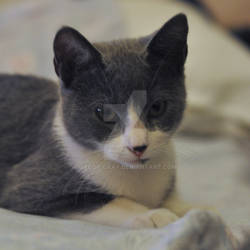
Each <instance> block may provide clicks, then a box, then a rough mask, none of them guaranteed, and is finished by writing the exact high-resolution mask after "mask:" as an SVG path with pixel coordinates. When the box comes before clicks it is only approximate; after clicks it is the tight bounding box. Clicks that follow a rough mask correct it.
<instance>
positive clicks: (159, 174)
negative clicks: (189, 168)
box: [54, 109, 175, 208]
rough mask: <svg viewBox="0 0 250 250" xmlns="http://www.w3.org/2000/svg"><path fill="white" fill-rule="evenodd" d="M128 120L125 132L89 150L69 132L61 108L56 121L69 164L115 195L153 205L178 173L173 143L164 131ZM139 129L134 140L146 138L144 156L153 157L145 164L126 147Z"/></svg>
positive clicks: (57, 132)
mask: <svg viewBox="0 0 250 250" xmlns="http://www.w3.org/2000/svg"><path fill="white" fill-rule="evenodd" d="M131 112H132V111H131ZM130 115H131V113H130ZM133 115H134V114H133ZM131 117H132V116H130V118H131ZM134 118H135V117H134ZM128 124H129V126H128V127H127V128H126V133H125V135H120V136H117V137H115V138H111V139H110V140H109V141H108V142H107V143H105V144H104V145H100V150H98V151H91V150H87V149H86V148H84V147H82V146H81V145H79V144H78V143H77V142H76V141H75V140H74V139H73V138H72V137H71V136H70V135H69V133H68V132H67V130H66V128H65V126H64V124H63V121H62V117H61V113H60V109H58V112H57V115H56V118H55V121H54V130H55V134H56V136H57V138H58V139H60V141H61V142H62V146H63V148H64V150H65V153H66V155H67V157H68V160H69V164H70V165H71V166H73V167H74V168H75V169H77V170H78V171H80V173H81V174H82V175H83V176H84V177H85V178H88V179H89V180H91V181H92V182H93V183H95V184H97V185H98V186H100V187H102V188H104V189H105V190H107V191H108V192H110V193H112V194H114V195H117V196H123V197H127V198H129V199H131V200H134V201H136V202H138V203H141V204H143V205H145V206H147V207H151V208H154V207H157V206H159V205H160V203H161V202H162V199H163V197H164V195H165V194H166V191H167V189H168V188H169V187H170V185H171V180H172V177H173V175H174V174H175V169H174V155H175V154H174V152H173V147H172V143H171V141H170V139H169V137H168V135H166V134H165V133H162V132H160V131H154V132H149V131H147V130H146V128H145V127H144V126H142V124H138V123H134V124H133V123H132V122H131V121H130V122H129V123H128ZM131 124H132V125H131ZM138 129H139V131H140V132H139V133H140V136H138V138H139V141H136V140H135V139H134V141H133V144H137V143H139V144H140V143H145V141H146V142H147V144H148V149H147V150H146V152H145V154H144V155H143V157H145V158H149V159H150V160H149V161H147V162H146V163H145V164H140V163H136V162H133V161H134V160H135V159H136V157H135V156H134V155H133V154H132V153H131V152H129V151H128V149H127V146H128V145H127V142H128V138H130V137H131V136H132V137H134V138H137V132H138ZM129 141H130V143H131V140H129ZM135 146H137V145H135Z"/></svg>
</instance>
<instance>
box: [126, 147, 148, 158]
mask: <svg viewBox="0 0 250 250" xmlns="http://www.w3.org/2000/svg"><path fill="white" fill-rule="evenodd" d="M147 147H148V146H147V145H141V146H136V147H132V148H130V147H129V148H128V149H129V150H130V151H131V152H132V153H133V154H135V155H136V156H137V157H141V156H142V155H143V153H144V152H145V151H146V149H147Z"/></svg>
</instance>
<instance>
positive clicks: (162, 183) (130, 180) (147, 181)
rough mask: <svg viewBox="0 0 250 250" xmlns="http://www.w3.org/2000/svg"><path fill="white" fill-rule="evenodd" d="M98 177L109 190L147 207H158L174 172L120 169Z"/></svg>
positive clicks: (171, 182) (169, 185) (171, 181)
mask: <svg viewBox="0 0 250 250" xmlns="http://www.w3.org/2000/svg"><path fill="white" fill-rule="evenodd" d="M111 172H112V171H110V172H106V173H102V176H100V177H99V178H97V179H96V181H98V182H99V181H100V182H101V183H102V185H103V187H104V188H105V189H107V190H108V191H109V192H111V193H113V194H115V195H118V196H125V197H127V198H130V199H132V200H134V201H137V202H138V203H141V204H144V205H145V206H147V207H157V206H159V205H160V203H161V202H162V199H163V198H164V196H165V195H166V194H167V191H168V190H169V188H170V187H171V185H172V184H173V179H174V177H175V176H174V172H173V170H170V171H169V170H167V169H158V170H152V169H139V170H138V169H137V170H133V169H119V170H115V171H113V173H111Z"/></svg>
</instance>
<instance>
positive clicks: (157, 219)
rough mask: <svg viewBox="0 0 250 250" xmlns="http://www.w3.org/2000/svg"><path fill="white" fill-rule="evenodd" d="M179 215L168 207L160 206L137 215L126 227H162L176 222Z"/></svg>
mask: <svg viewBox="0 0 250 250" xmlns="http://www.w3.org/2000/svg"><path fill="white" fill-rule="evenodd" d="M177 219H178V216H177V215H176V214H174V213H172V212H171V211H169V210H168V209H165V208H159V209H152V210H149V211H148V212H146V213H143V214H139V215H136V216H135V217H133V218H132V219H131V220H129V221H128V222H126V225H125V226H126V227H128V228H133V229H139V228H160V227H164V226H166V225H168V224H170V223H173V222H175V221H176V220H177Z"/></svg>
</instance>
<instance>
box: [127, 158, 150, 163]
mask: <svg viewBox="0 0 250 250" xmlns="http://www.w3.org/2000/svg"><path fill="white" fill-rule="evenodd" d="M147 161H149V158H144V159H136V160H131V161H127V163H129V164H145V163H146V162H147Z"/></svg>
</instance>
